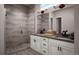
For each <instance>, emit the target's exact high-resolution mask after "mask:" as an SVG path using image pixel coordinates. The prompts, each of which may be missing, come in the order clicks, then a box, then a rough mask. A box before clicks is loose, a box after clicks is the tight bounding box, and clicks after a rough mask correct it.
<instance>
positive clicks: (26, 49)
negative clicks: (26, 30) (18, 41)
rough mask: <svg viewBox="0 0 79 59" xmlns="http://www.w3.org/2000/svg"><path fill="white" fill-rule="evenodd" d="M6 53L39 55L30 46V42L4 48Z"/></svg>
mask: <svg viewBox="0 0 79 59" xmlns="http://www.w3.org/2000/svg"><path fill="white" fill-rule="evenodd" d="M6 55H41V54H40V53H38V52H36V51H34V50H33V49H31V48H30V44H27V43H26V44H22V45H20V46H17V47H15V48H6Z"/></svg>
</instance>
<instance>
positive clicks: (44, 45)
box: [30, 34, 74, 55]
mask: <svg viewBox="0 0 79 59" xmlns="http://www.w3.org/2000/svg"><path fill="white" fill-rule="evenodd" d="M30 47H31V48H32V49H33V50H35V51H37V52H39V53H41V54H43V55H74V41H73V40H71V39H68V38H62V37H56V36H46V35H43V34H32V35H31V36H30Z"/></svg>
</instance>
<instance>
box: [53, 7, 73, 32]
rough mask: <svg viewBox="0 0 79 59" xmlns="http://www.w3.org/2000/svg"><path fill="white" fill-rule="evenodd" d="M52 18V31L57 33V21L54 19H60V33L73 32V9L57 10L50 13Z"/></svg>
mask: <svg viewBox="0 0 79 59" xmlns="http://www.w3.org/2000/svg"><path fill="white" fill-rule="evenodd" d="M52 14H53V15H52V17H53V30H55V31H57V25H56V24H57V21H56V18H58V17H61V18H62V29H61V30H62V31H63V30H66V29H67V30H68V31H69V33H71V32H74V8H73V7H70V8H65V9H62V10H57V11H55V12H53V13H52Z"/></svg>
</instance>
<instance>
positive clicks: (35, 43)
mask: <svg viewBox="0 0 79 59" xmlns="http://www.w3.org/2000/svg"><path fill="white" fill-rule="evenodd" d="M30 38H31V39H30V47H31V48H32V49H34V50H36V51H38V52H40V51H41V37H38V36H34V35H31V36H30Z"/></svg>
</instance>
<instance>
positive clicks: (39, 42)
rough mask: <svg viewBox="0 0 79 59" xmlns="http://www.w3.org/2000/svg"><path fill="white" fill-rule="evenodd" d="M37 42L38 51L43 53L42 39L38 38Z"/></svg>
mask: <svg viewBox="0 0 79 59" xmlns="http://www.w3.org/2000/svg"><path fill="white" fill-rule="evenodd" d="M36 40H37V42H36V51H38V52H39V53H40V52H41V37H37V39H36Z"/></svg>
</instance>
